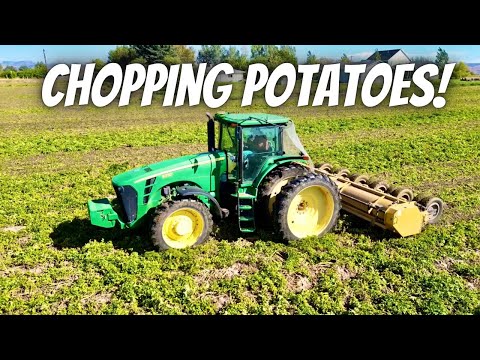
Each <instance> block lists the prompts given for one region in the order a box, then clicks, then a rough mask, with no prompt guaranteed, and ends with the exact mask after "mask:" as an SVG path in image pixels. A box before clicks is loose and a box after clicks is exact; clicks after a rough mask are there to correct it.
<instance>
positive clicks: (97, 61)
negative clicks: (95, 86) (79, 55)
mask: <svg viewBox="0 0 480 360" xmlns="http://www.w3.org/2000/svg"><path fill="white" fill-rule="evenodd" d="M92 63H95V72H99V71H100V70H102V68H103V67H104V66H105V61H103V60H102V59H93V60H92Z"/></svg>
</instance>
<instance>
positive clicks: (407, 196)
mask: <svg viewBox="0 0 480 360" xmlns="http://www.w3.org/2000/svg"><path fill="white" fill-rule="evenodd" d="M390 195H392V196H395V197H397V198H402V199H404V200H405V201H412V200H413V198H414V196H413V191H412V189H408V188H406V187H396V188H394V189H392V190H390Z"/></svg>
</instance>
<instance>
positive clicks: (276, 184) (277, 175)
mask: <svg viewBox="0 0 480 360" xmlns="http://www.w3.org/2000/svg"><path fill="white" fill-rule="evenodd" d="M307 173H308V169H307V168H305V167H304V166H302V165H299V164H288V165H280V166H279V167H277V168H276V169H274V170H272V171H271V172H270V173H269V174H268V175H267V176H266V177H265V179H263V182H262V184H261V185H260V186H259V188H258V202H257V209H256V213H257V215H258V218H259V219H260V221H261V222H262V223H264V224H265V225H268V224H271V223H272V220H273V217H272V212H273V204H274V203H275V200H276V198H277V195H278V194H279V193H280V191H281V190H282V188H283V187H284V186H285V185H286V184H287V183H288V182H289V181H290V180H292V179H294V178H296V177H298V176H301V175H306V174H307Z"/></svg>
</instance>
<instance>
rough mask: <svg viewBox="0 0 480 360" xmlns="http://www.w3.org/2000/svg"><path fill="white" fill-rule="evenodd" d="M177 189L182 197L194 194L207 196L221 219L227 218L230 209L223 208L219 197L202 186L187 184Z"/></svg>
mask: <svg viewBox="0 0 480 360" xmlns="http://www.w3.org/2000/svg"><path fill="white" fill-rule="evenodd" d="M176 190H177V194H178V195H180V196H181V197H186V196H192V195H193V196H205V197H207V198H208V199H210V200H211V201H212V203H213V205H214V208H215V212H216V214H217V215H218V217H219V218H220V219H223V218H226V217H227V216H228V210H227V209H222V207H221V206H220V204H219V203H218V201H217V199H215V197H214V196H213V195H212V194H210V193H208V192H206V191H205V190H203V189H202V188H199V187H198V186H191V185H185V186H178V187H176Z"/></svg>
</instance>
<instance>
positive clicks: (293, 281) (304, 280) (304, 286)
mask: <svg viewBox="0 0 480 360" xmlns="http://www.w3.org/2000/svg"><path fill="white" fill-rule="evenodd" d="M285 278H286V280H287V289H288V290H290V291H293V292H294V293H299V292H302V291H305V290H309V289H311V288H312V287H313V285H314V283H315V282H316V281H315V282H314V281H312V280H310V279H309V278H308V277H307V276H303V275H299V274H288V273H287V274H285Z"/></svg>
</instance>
